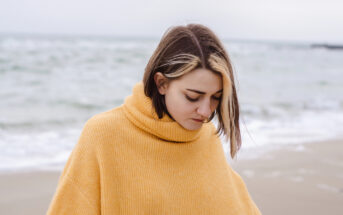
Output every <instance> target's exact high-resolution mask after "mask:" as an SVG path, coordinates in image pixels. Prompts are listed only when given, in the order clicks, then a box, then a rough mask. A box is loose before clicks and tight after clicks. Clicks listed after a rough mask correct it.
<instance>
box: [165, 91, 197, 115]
mask: <svg viewBox="0 0 343 215" xmlns="http://www.w3.org/2000/svg"><path fill="white" fill-rule="evenodd" d="M165 99H166V105H167V108H168V111H169V113H170V114H171V115H172V116H173V117H174V118H181V117H182V118H183V117H188V116H187V115H188V114H191V113H192V112H194V110H195V107H194V105H193V104H191V103H190V102H188V101H187V99H186V98H185V97H184V96H183V95H182V94H181V95H172V94H170V95H166V96H165Z"/></svg>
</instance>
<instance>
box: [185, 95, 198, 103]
mask: <svg viewBox="0 0 343 215" xmlns="http://www.w3.org/2000/svg"><path fill="white" fill-rule="evenodd" d="M186 98H187V100H188V101H190V102H196V101H198V100H199V98H195V99H194V98H191V97H189V96H187V95H186Z"/></svg>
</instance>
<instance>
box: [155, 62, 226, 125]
mask: <svg viewBox="0 0 343 215" xmlns="http://www.w3.org/2000/svg"><path fill="white" fill-rule="evenodd" d="M155 82H156V85H157V87H158V90H159V92H160V94H162V95H164V96H165V103H166V106H167V109H168V112H169V114H170V115H171V116H172V117H173V118H174V120H175V121H176V122H178V123H179V124H180V125H181V126H182V127H184V128H185V129H188V130H196V129H199V128H200V127H201V126H202V123H204V121H206V120H207V119H208V118H209V117H210V116H211V114H212V113H213V112H214V111H215V109H216V108H217V106H218V104H219V101H220V100H221V95H222V78H221V76H220V75H219V74H215V73H213V72H211V71H210V70H207V69H204V68H199V69H195V70H193V71H191V72H189V73H187V74H185V75H183V76H182V77H180V78H179V79H176V80H172V81H168V80H167V78H165V77H164V76H163V75H162V74H161V73H156V74H155Z"/></svg>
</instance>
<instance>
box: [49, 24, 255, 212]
mask: <svg viewBox="0 0 343 215" xmlns="http://www.w3.org/2000/svg"><path fill="white" fill-rule="evenodd" d="M214 116H217V119H218V124H219V125H218V129H216V127H215V126H214V125H213V123H212V122H210V121H211V120H212V119H213V117H214ZM220 134H223V135H224V136H225V137H227V139H229V140H230V149H231V157H232V158H234V156H235V154H236V153H237V151H238V150H239V148H240V145H241V139H240V129H239V106H238V100H237V95H236V89H235V84H234V77H233V71H232V66H231V64H230V60H229V57H228V55H227V53H226V51H225V50H224V48H223V46H222V44H221V43H220V41H219V40H218V38H217V37H216V35H215V34H214V33H213V32H212V31H211V30H210V29H208V28H207V27H205V26H203V25H198V24H189V25H187V26H177V27H173V28H171V29H169V30H168V31H167V32H166V33H165V34H164V36H163V38H162V40H161V41H160V43H159V45H158V47H157V49H156V50H155V52H154V54H153V55H152V57H151V58H150V60H149V62H148V65H147V66H146V68H145V73H144V78H143V81H142V82H139V83H137V84H136V85H135V86H134V89H133V93H132V95H130V96H129V97H127V98H126V99H125V102H124V104H123V105H121V106H119V107H116V108H114V109H112V110H109V111H106V112H104V113H100V114H97V115H95V116H93V117H92V118H91V119H89V120H88V121H87V123H86V124H85V126H84V128H83V131H82V133H81V136H80V138H79V141H78V144H77V145H76V147H75V148H74V150H73V151H72V154H71V156H70V157H69V159H68V161H67V164H66V166H65V168H64V170H63V172H62V175H61V177H60V180H59V184H58V188H57V190H56V193H55V195H54V198H53V200H52V202H51V204H50V208H49V210H48V214H92V215H94V214H149V215H151V214H159V215H160V214H164V215H165V214H171V215H175V214H197V215H198V214H223V215H224V214H225V215H230V214H244V215H248V214H260V212H259V210H258V208H257V207H256V205H255V203H254V202H253V200H252V199H251V197H250V195H249V193H248V191H247V189H246V186H245V184H244V182H243V181H242V179H241V177H240V176H239V175H238V174H237V173H236V172H235V171H234V170H232V169H231V167H230V166H229V165H228V163H227V161H226V157H225V154H224V151H223V147H222V144H221V142H220V138H219V137H218V136H219V135H220Z"/></svg>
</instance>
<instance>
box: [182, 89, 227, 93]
mask: <svg viewBox="0 0 343 215" xmlns="http://www.w3.org/2000/svg"><path fill="white" fill-rule="evenodd" d="M186 90H188V91H192V92H195V93H199V94H206V93H205V92H202V91H199V90H194V89H186ZM221 92H223V90H222V89H221V90H218V91H217V92H216V93H221ZM216 93H215V94H216Z"/></svg>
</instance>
